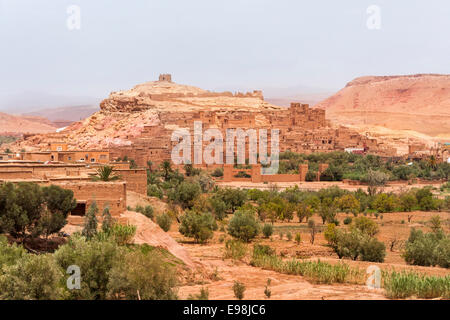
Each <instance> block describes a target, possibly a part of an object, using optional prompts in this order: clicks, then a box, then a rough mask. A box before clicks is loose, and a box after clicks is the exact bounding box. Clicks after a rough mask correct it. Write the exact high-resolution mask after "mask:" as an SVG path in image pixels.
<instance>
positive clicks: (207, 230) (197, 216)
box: [179, 211, 217, 243]
mask: <svg viewBox="0 0 450 320" xmlns="http://www.w3.org/2000/svg"><path fill="white" fill-rule="evenodd" d="M215 230H217V223H216V220H215V219H214V217H213V215H212V214H211V213H206V212H205V213H197V212H193V211H188V212H186V214H185V215H184V216H183V217H181V224H180V227H179V231H180V233H181V234H182V235H184V236H186V237H190V238H194V239H195V241H197V242H200V243H205V242H206V241H208V239H211V238H212V237H213V235H214V233H213V231H215Z"/></svg>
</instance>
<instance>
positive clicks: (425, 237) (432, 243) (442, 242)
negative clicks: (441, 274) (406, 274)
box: [403, 229, 450, 268]
mask: <svg viewBox="0 0 450 320" xmlns="http://www.w3.org/2000/svg"><path fill="white" fill-rule="evenodd" d="M449 253H450V238H449V237H448V235H447V236H446V235H444V233H443V232H442V231H440V232H430V233H425V234H424V233H423V232H422V230H416V229H412V230H411V232H410V235H409V238H408V240H407V242H406V245H405V252H404V254H403V258H404V259H405V261H406V262H407V263H408V264H413V265H419V266H435V265H439V266H441V267H443V268H449V267H450V258H449V256H450V255H449Z"/></svg>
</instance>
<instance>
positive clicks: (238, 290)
mask: <svg viewBox="0 0 450 320" xmlns="http://www.w3.org/2000/svg"><path fill="white" fill-rule="evenodd" d="M233 292H234V297H235V298H236V299H238V300H242V299H244V292H245V285H244V284H243V283H241V282H239V281H235V282H234V284H233Z"/></svg>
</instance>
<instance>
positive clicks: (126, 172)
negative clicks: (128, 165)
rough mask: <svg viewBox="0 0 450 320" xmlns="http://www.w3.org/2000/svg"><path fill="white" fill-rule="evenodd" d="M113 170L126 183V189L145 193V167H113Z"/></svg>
mask: <svg viewBox="0 0 450 320" xmlns="http://www.w3.org/2000/svg"><path fill="white" fill-rule="evenodd" d="M114 172H115V173H117V174H118V175H120V176H121V177H122V180H124V181H125V182H126V183H127V190H130V191H134V192H137V193H140V194H143V195H147V170H146V169H114Z"/></svg>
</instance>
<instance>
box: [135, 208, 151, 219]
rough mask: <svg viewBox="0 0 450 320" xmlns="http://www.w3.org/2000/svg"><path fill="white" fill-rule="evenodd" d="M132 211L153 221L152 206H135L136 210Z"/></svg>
mask: <svg viewBox="0 0 450 320" xmlns="http://www.w3.org/2000/svg"><path fill="white" fill-rule="evenodd" d="M134 211H136V212H139V213H142V214H143V215H144V216H146V217H147V218H149V219H152V220H153V217H154V211H153V208H152V206H145V207H143V206H140V205H137V206H136V208H135V209H134Z"/></svg>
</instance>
